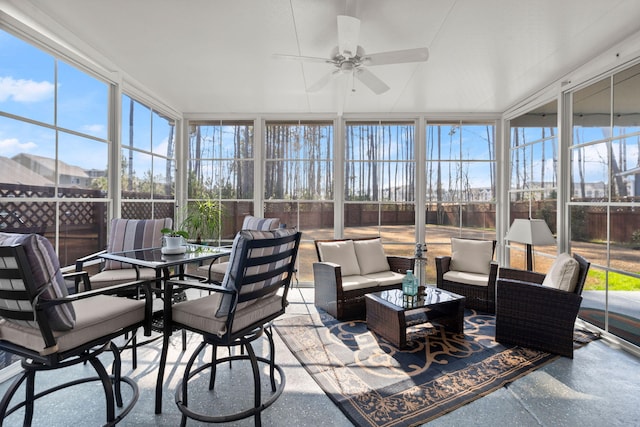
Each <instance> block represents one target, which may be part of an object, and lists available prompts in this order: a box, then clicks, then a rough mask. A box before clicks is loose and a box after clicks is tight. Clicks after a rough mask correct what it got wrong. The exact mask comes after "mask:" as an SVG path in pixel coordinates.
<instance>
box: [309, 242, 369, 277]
mask: <svg viewBox="0 0 640 427" xmlns="http://www.w3.org/2000/svg"><path fill="white" fill-rule="evenodd" d="M318 252H319V253H320V261H322V262H333V263H335V264H338V265H339V266H340V267H341V272H342V276H354V275H359V274H360V265H359V264H358V258H357V256H356V250H355V246H354V244H353V240H338V241H333V242H318Z"/></svg>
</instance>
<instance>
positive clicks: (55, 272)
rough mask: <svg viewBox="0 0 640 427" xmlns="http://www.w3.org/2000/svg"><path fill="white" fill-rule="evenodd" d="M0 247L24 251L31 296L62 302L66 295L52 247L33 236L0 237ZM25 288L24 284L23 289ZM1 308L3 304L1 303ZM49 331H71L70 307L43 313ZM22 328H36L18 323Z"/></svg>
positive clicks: (10, 235)
mask: <svg viewBox="0 0 640 427" xmlns="http://www.w3.org/2000/svg"><path fill="white" fill-rule="evenodd" d="M0 245H2V246H9V245H22V246H23V247H24V251H25V254H26V256H27V260H28V261H29V267H30V268H31V275H32V277H33V282H34V283H33V284H34V285H35V289H32V290H31V292H32V293H34V294H40V298H42V299H43V300H51V299H57V298H64V297H66V296H67V295H68V292H67V286H66V283H65V281H64V278H63V277H62V272H61V271H60V261H58V256H57V255H56V253H55V251H54V250H53V246H51V243H50V242H49V240H47V239H46V238H45V237H42V236H39V235H37V234H17V233H0ZM26 285H27V284H26V283H25V286H26ZM1 303H2V304H4V303H5V301H1ZM44 314H45V317H46V318H47V319H48V321H49V326H50V327H51V329H53V330H57V331H67V330H69V329H73V327H74V326H75V323H76V313H75V311H74V309H73V305H72V304H71V303H66V304H60V305H56V306H53V307H49V308H47V309H45V311H44ZM16 323H21V324H23V325H25V326H29V327H32V328H37V327H38V325H37V323H36V322H24V323H23V322H20V321H16Z"/></svg>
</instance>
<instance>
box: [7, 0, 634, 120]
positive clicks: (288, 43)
mask: <svg viewBox="0 0 640 427" xmlns="http://www.w3.org/2000/svg"><path fill="white" fill-rule="evenodd" d="M9 1H10V2H11V1H12V0H9ZM348 1H349V3H348V4H347V3H346V1H345V0H235V1H223V0H187V1H184V0H183V1H180V0H109V1H105V0H13V1H12V2H13V3H15V5H16V7H19V8H21V9H23V10H27V11H28V13H30V14H31V15H33V17H34V19H35V20H37V21H43V22H44V21H47V20H48V19H49V18H50V19H52V20H53V21H55V22H56V23H58V24H60V25H61V26H62V27H63V28H64V31H59V33H61V34H60V35H61V37H63V38H65V39H66V41H67V42H68V43H70V44H71V45H74V47H76V48H78V49H80V50H85V51H86V50H89V51H91V50H95V51H97V52H99V53H100V54H101V56H102V57H104V58H105V59H107V62H108V63H109V67H114V68H115V69H116V70H117V71H121V72H122V73H123V75H124V76H125V77H126V78H130V79H133V80H134V81H136V82H138V83H141V84H142V85H144V87H145V88H146V89H148V90H150V91H151V92H152V93H153V95H154V96H155V97H157V98H159V99H160V100H162V101H163V102H165V103H166V104H168V105H169V106H171V107H172V108H174V109H175V110H177V111H180V112H182V113H290V112H293V113H336V112H337V113H342V112H343V113H411V112H418V113H442V112H464V113H467V112H469V113H473V112H503V111H505V110H506V109H507V108H509V107H510V106H512V105H513V104H514V103H516V102H518V101H520V100H522V99H523V98H525V97H526V96H528V95H530V94H532V93H534V92H535V91H537V90H540V89H541V88H543V87H545V86H546V85H548V84H549V83H551V82H553V81H556V80H558V79H560V78H562V77H563V76H564V75H566V74H567V73H568V72H570V71H572V70H574V69H576V68H578V67H579V66H581V65H583V64H584V63H586V62H587V61H589V60H590V59H592V58H594V57H595V56H596V55H598V54H599V53H601V52H603V51H605V50H606V49H607V48H610V47H612V46H614V45H615V44H617V43H619V42H620V41H622V40H623V39H625V38H627V37H628V36H630V35H631V34H634V33H636V32H637V31H639V30H640V19H638V18H639V17H640V1H637V0H527V1H514V0H482V1H480V0H359V1H358V0H348ZM25 5H27V6H25ZM25 7H28V9H25ZM33 8H35V9H33ZM39 12H42V15H40V13H39ZM340 14H354V15H355V16H356V17H357V18H359V19H360V20H361V30H360V42H359V44H360V45H362V46H363V47H364V49H365V50H366V52H367V53H376V52H384V51H390V50H397V49H409V48H416V47H424V46H426V47H428V48H429V50H430V57H429V60H428V61H427V62H424V63H410V64H396V65H384V66H377V67H371V68H370V70H371V71H373V72H374V73H375V74H376V75H377V76H378V77H380V78H381V79H382V80H383V81H385V82H386V83H387V84H388V85H389V86H390V87H391V90H389V91H388V92H386V93H384V94H382V95H375V94H373V93H372V92H371V91H369V89H367V88H366V87H364V86H363V85H362V83H360V82H358V81H356V82H355V92H353V91H352V90H351V89H352V86H351V83H349V84H348V85H347V84H341V83H344V82H342V80H340V79H338V80H337V81H333V82H332V83H330V84H329V85H328V86H326V87H325V88H324V89H323V90H321V91H320V92H317V93H308V92H307V91H306V89H305V88H307V87H310V86H311V85H313V84H314V83H315V82H316V81H317V80H319V79H320V78H321V77H322V76H323V75H324V74H326V73H327V72H329V71H330V70H331V66H330V65H328V64H322V63H301V62H297V61H286V60H282V59H274V58H273V56H272V55H273V54H276V53H278V54H289V55H304V56H316V57H328V56H329V55H330V53H331V51H332V49H333V48H334V47H335V46H336V44H337V28H336V16H337V15H340ZM44 18H46V19H44ZM46 26H47V27H49V28H50V29H51V28H53V27H55V25H54V26H52V25H51V23H50V22H49V23H48V24H46ZM54 31H55V29H54ZM62 33H64V34H62ZM70 35H73V37H70ZM76 37H77V39H76ZM88 48H90V49H88ZM345 81H346V79H345Z"/></svg>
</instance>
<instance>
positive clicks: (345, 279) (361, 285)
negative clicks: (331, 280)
mask: <svg viewBox="0 0 640 427" xmlns="http://www.w3.org/2000/svg"><path fill="white" fill-rule="evenodd" d="M376 286H378V282H377V281H375V280H371V279H367V278H366V277H364V276H360V275H354V276H342V290H343V291H354V290H356V289H367V288H375V287H376Z"/></svg>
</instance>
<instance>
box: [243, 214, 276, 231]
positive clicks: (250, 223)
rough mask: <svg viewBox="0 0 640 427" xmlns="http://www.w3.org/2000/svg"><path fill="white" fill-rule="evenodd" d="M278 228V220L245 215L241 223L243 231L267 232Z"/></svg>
mask: <svg viewBox="0 0 640 427" xmlns="http://www.w3.org/2000/svg"><path fill="white" fill-rule="evenodd" d="M279 226H280V218H258V217H256V216H252V215H247V216H245V217H244V221H243V222H242V229H243V230H259V231H269V230H275V229H276V228H278V227H279Z"/></svg>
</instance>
